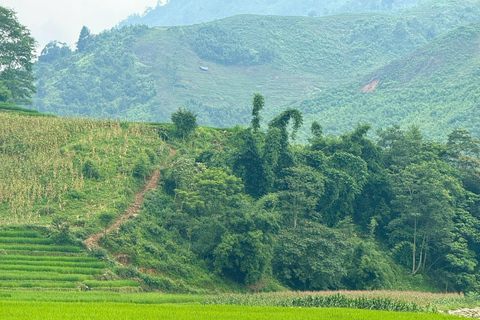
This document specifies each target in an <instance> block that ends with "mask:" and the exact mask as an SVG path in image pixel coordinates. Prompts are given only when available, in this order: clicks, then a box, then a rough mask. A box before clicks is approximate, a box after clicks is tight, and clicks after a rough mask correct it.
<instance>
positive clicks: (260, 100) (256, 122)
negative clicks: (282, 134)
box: [251, 93, 265, 133]
mask: <svg viewBox="0 0 480 320" xmlns="http://www.w3.org/2000/svg"><path fill="white" fill-rule="evenodd" d="M264 106H265V98H264V97H263V96H262V95H261V94H258V93H256V94H255V95H254V96H253V108H252V123H251V125H252V129H253V132H255V133H256V132H257V131H258V130H259V129H260V120H261V119H262V118H261V117H260V111H261V110H262V109H263V107H264Z"/></svg>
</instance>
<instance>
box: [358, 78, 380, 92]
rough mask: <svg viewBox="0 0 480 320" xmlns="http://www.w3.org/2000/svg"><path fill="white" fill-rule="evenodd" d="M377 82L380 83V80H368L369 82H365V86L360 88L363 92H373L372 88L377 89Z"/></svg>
mask: <svg viewBox="0 0 480 320" xmlns="http://www.w3.org/2000/svg"><path fill="white" fill-rule="evenodd" d="M379 83H380V80H375V81H373V82H370V83H369V84H367V85H366V86H365V87H363V88H362V91H363V92H365V93H368V92H373V90H375V89H377V87H378V84H379Z"/></svg>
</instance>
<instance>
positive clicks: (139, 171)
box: [132, 157, 148, 179]
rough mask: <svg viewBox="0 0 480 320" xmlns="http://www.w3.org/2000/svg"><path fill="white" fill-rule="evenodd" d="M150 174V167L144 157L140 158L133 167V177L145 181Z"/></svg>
mask: <svg viewBox="0 0 480 320" xmlns="http://www.w3.org/2000/svg"><path fill="white" fill-rule="evenodd" d="M147 174H148V166H147V163H146V161H145V159H144V158H143V157H140V158H138V159H137V161H135V165H134V166H133V171H132V175H133V177H134V178H137V179H145V177H146V176H147Z"/></svg>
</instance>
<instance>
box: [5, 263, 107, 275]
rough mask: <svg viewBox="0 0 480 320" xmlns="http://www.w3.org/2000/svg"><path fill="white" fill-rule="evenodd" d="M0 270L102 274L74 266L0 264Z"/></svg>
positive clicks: (95, 269)
mask: <svg viewBox="0 0 480 320" xmlns="http://www.w3.org/2000/svg"><path fill="white" fill-rule="evenodd" d="M0 270H15V271H32V272H58V273H63V274H72V273H76V274H102V273H103V270H102V269H98V268H76V267H50V266H26V265H18V264H17V265H0Z"/></svg>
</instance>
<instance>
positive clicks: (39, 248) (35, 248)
mask: <svg viewBox="0 0 480 320" xmlns="http://www.w3.org/2000/svg"><path fill="white" fill-rule="evenodd" d="M0 249H3V250H7V251H8V250H19V251H57V252H74V253H78V252H82V248H80V247H76V246H56V245H15V244H12V245H9V244H0Z"/></svg>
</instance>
